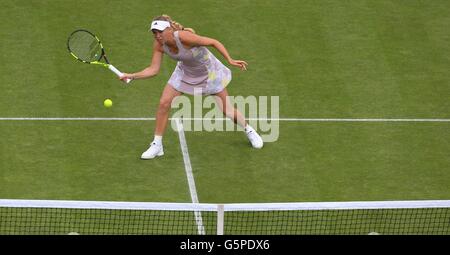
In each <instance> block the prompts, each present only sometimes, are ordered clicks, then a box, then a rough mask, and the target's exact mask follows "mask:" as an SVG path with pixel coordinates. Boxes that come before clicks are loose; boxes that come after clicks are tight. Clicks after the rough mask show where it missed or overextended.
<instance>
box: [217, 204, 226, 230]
mask: <svg viewBox="0 0 450 255" xmlns="http://www.w3.org/2000/svg"><path fill="white" fill-rule="evenodd" d="M224 216H225V212H224V205H223V204H218V205H217V235H219V236H221V235H223V223H224V218H225V217H224Z"/></svg>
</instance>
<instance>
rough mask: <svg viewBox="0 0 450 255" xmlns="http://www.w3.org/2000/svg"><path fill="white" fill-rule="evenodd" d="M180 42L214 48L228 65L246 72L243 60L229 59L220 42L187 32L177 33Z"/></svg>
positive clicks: (245, 63)
mask: <svg viewBox="0 0 450 255" xmlns="http://www.w3.org/2000/svg"><path fill="white" fill-rule="evenodd" d="M178 34H179V36H180V39H181V41H182V42H184V43H186V44H188V45H190V46H213V47H214V48H216V49H217V50H218V51H219V52H220V54H222V56H224V58H225V59H226V60H227V61H228V63H229V64H230V65H233V66H236V67H239V68H240V69H241V70H247V65H248V64H247V62H245V61H243V60H235V59H233V58H231V56H230V54H229V53H228V51H227V49H226V48H225V46H223V44H222V43H221V42H219V41H218V40H216V39H213V38H209V37H205V36H200V35H196V34H194V33H191V32H188V31H181V32H179V33H178Z"/></svg>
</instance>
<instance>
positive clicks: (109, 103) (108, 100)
mask: <svg viewBox="0 0 450 255" xmlns="http://www.w3.org/2000/svg"><path fill="white" fill-rule="evenodd" d="M103 105H104V106H105V107H111V106H112V101H111V99H106V100H105V101H104V102H103Z"/></svg>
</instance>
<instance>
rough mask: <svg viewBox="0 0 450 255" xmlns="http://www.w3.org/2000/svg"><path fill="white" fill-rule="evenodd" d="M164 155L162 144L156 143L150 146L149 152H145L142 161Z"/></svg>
mask: <svg viewBox="0 0 450 255" xmlns="http://www.w3.org/2000/svg"><path fill="white" fill-rule="evenodd" d="M162 155H164V149H163V146H162V144H157V143H155V142H152V143H151V144H150V148H148V150H146V151H144V153H142V155H141V159H152V158H155V157H160V156H162Z"/></svg>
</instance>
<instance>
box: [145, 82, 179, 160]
mask: <svg viewBox="0 0 450 255" xmlns="http://www.w3.org/2000/svg"><path fill="white" fill-rule="evenodd" d="M179 95H181V92H179V91H177V90H175V89H174V88H173V87H172V86H170V85H169V84H167V85H166V87H165V88H164V90H163V93H162V95H161V98H160V99H159V105H158V110H157V112H156V123H155V125H156V126H155V138H154V139H153V142H152V143H151V144H150V148H148V150H146V151H145V152H144V153H142V156H141V158H142V159H152V158H154V157H156V156H162V155H164V149H163V145H162V137H163V135H164V131H165V130H166V126H167V121H168V120H169V113H170V108H171V104H172V101H173V99H174V98H175V97H177V96H179Z"/></svg>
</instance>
